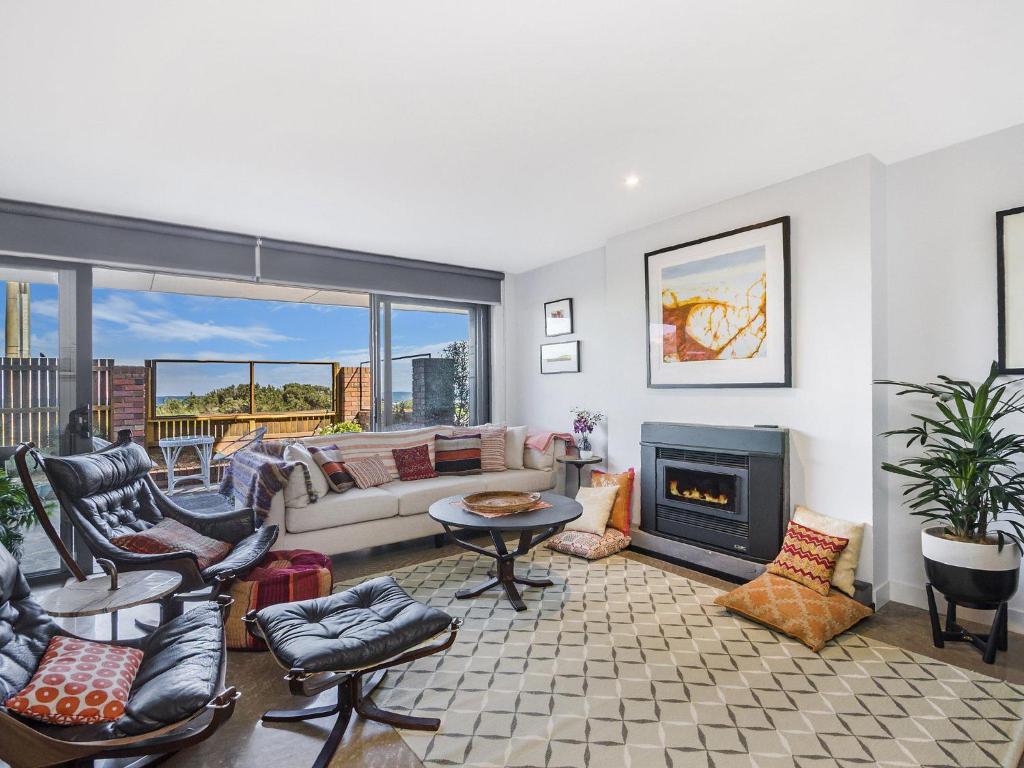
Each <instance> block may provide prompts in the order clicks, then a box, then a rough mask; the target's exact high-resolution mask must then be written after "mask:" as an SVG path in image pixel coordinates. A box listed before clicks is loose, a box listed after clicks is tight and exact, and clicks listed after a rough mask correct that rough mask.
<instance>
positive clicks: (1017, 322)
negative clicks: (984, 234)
mask: <svg viewBox="0 0 1024 768" xmlns="http://www.w3.org/2000/svg"><path fill="white" fill-rule="evenodd" d="M996 275H997V278H998V279H997V288H996V290H997V292H998V302H997V303H998V307H999V372H1000V373H1006V374H1021V373H1024V206H1021V207H1019V208H1010V209H1008V210H1005V211H999V212H998V213H996Z"/></svg>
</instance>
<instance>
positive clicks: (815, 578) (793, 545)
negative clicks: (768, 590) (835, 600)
mask: <svg viewBox="0 0 1024 768" xmlns="http://www.w3.org/2000/svg"><path fill="white" fill-rule="evenodd" d="M849 543H850V540H849V539H844V538H843V537H842V536H830V535H829V534H827V533H822V532H821V531H815V530H814V529H813V528H808V527H807V526H804V525H800V524H799V523H794V522H790V524H789V528H788V529H787V530H786V538H785V539H783V541H782V551H781V552H779V555H778V557H776V558H775V559H774V560H773V561H772V562H770V563H769V564H768V573H774V574H775V575H776V576H783V577H785V578H787V579H792V580H793V581H795V582H796V583H798V584H803V585H804V586H805V587H810V588H811V589H813V590H814V591H815V592H817V593H818V594H819V595H827V594H828V590H829V587H830V586H832V571H834V570H835V569H836V561H837V560H839V555H841V554H842V553H843V550H844V549H846V545H847V544H849Z"/></svg>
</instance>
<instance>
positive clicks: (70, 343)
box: [0, 257, 103, 577]
mask: <svg viewBox="0 0 1024 768" xmlns="http://www.w3.org/2000/svg"><path fill="white" fill-rule="evenodd" d="M76 276H77V275H76V272H75V270H73V269H71V270H69V269H62V268H54V269H46V268H42V267H41V268H38V269H36V268H26V267H24V266H22V265H21V263H20V262H17V261H13V260H7V259H4V258H2V257H0V286H2V287H3V299H4V313H3V343H4V348H3V356H2V357H0V459H2V461H3V465H4V469H5V471H6V472H7V474H8V475H9V476H10V477H11V478H12V480H13V482H14V483H15V484H17V485H20V480H17V476H18V473H17V469H16V467H15V465H14V459H13V456H14V452H15V449H16V447H17V446H18V444H20V443H28V442H31V443H33V444H35V446H36V448H38V449H39V450H40V451H41V452H42V453H44V454H52V455H57V454H68V453H73V452H76V451H78V450H82V446H81V442H82V437H83V435H85V436H86V437H87V435H88V422H89V417H90V414H89V403H90V402H91V403H93V404H96V402H97V401H96V399H95V395H96V394H97V393H98V392H99V389H100V388H101V382H100V379H101V378H102V375H103V365H102V361H94V364H93V366H92V371H91V372H90V373H91V376H90V373H84V374H83V375H84V376H89V377H90V378H89V379H88V380H87V382H86V384H85V386H93V387H94V388H95V390H94V393H93V394H94V397H93V398H92V399H90V398H84V399H83V400H81V401H80V399H79V397H78V396H79V394H80V393H79V391H78V386H77V379H78V368H77V363H78V362H80V361H78V360H77V359H76V358H77V354H76V351H77V350H76V348H75V337H74V334H73V333H72V332H71V331H72V330H73V328H72V326H73V320H72V314H73V313H74V302H75V299H76V293H77V291H76ZM76 403H78V404H79V405H80V406H81V407H79V406H78V405H76ZM29 467H30V470H31V474H32V480H33V484H34V485H35V486H36V489H37V490H38V492H39V494H40V497H41V499H42V501H43V505H44V506H45V508H46V510H47V512H48V513H49V518H48V519H49V521H50V522H51V524H52V525H53V527H54V529H55V530H56V531H58V532H59V533H60V535H61V538H62V539H63V540H64V542H65V544H66V545H67V546H68V548H69V550H72V551H73V549H74V542H73V535H72V531H71V527H70V525H69V524H68V523H67V522H66V521H63V520H62V517H61V515H60V514H59V510H58V505H57V500H56V498H55V496H54V494H53V491H52V489H51V488H50V485H49V483H48V482H47V480H46V477H45V476H44V475H43V473H42V471H41V470H40V469H39V468H38V467H35V466H34V462H32V461H30V462H29ZM0 525H3V522H2V521H0ZM12 533H13V536H12ZM5 539H6V541H7V543H8V544H10V545H12V548H14V549H16V550H18V549H20V552H16V554H18V555H20V558H21V563H22V569H23V570H24V572H25V573H26V575H28V576H30V577H41V576H46V575H50V574H56V573H59V572H60V571H61V567H62V564H61V560H60V557H59V555H58V554H57V550H56V549H55V547H54V546H53V544H52V543H51V542H50V540H49V539H48V538H47V535H46V532H45V530H44V529H43V527H42V526H41V525H40V524H39V523H38V522H36V521H33V522H32V523H31V524H30V525H29V526H28V527H27V528H17V529H15V530H14V531H13V532H12V531H11V530H10V529H8V530H6V531H5Z"/></svg>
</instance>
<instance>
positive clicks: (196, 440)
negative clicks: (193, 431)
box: [158, 435, 213, 495]
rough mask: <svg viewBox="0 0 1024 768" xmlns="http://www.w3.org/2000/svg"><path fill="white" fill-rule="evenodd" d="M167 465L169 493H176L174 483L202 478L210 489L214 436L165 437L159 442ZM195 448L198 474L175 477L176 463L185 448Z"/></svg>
mask: <svg viewBox="0 0 1024 768" xmlns="http://www.w3.org/2000/svg"><path fill="white" fill-rule="evenodd" d="M158 445H159V446H160V452H161V453H163V455H164V463H165V464H166V465H167V493H168V495H170V494H172V493H174V485H175V483H177V482H181V481H185V480H202V482H203V486H204V487H205V488H206V490H210V464H211V463H212V461H213V437H211V436H210V435H182V436H181V437H165V438H163V439H161V440H160V442H159V443H158ZM189 447H191V448H195V449H196V453H197V454H198V456H199V472H198V474H191V475H184V476H183V477H180V478H175V477H174V465H175V463H176V462H177V461H178V457H179V456H181V452H182V451H183V450H184V449H185V448H189Z"/></svg>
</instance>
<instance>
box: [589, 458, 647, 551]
mask: <svg viewBox="0 0 1024 768" xmlns="http://www.w3.org/2000/svg"><path fill="white" fill-rule="evenodd" d="M634 477H636V473H635V472H634V471H633V468H632V467H630V468H629V469H627V470H626V471H625V472H619V473H618V474H616V475H610V474H608V473H607V472H601V471H600V470H596V469H595V470H594V471H593V472H591V474H590V483H591V485H593V486H594V487H595V488H602V487H607V486H611V485H614V486H616V487H618V489H619V492H618V493H617V494H616V495H615V503H614V504H613V505H612V513H611V515H610V516H609V517H608V525H609V527H611V528H615V529H616V530H619V531H622V532H623V533H624V534H626V535H627V536H629V517H630V512H631V510H632V509H633V478H634Z"/></svg>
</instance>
